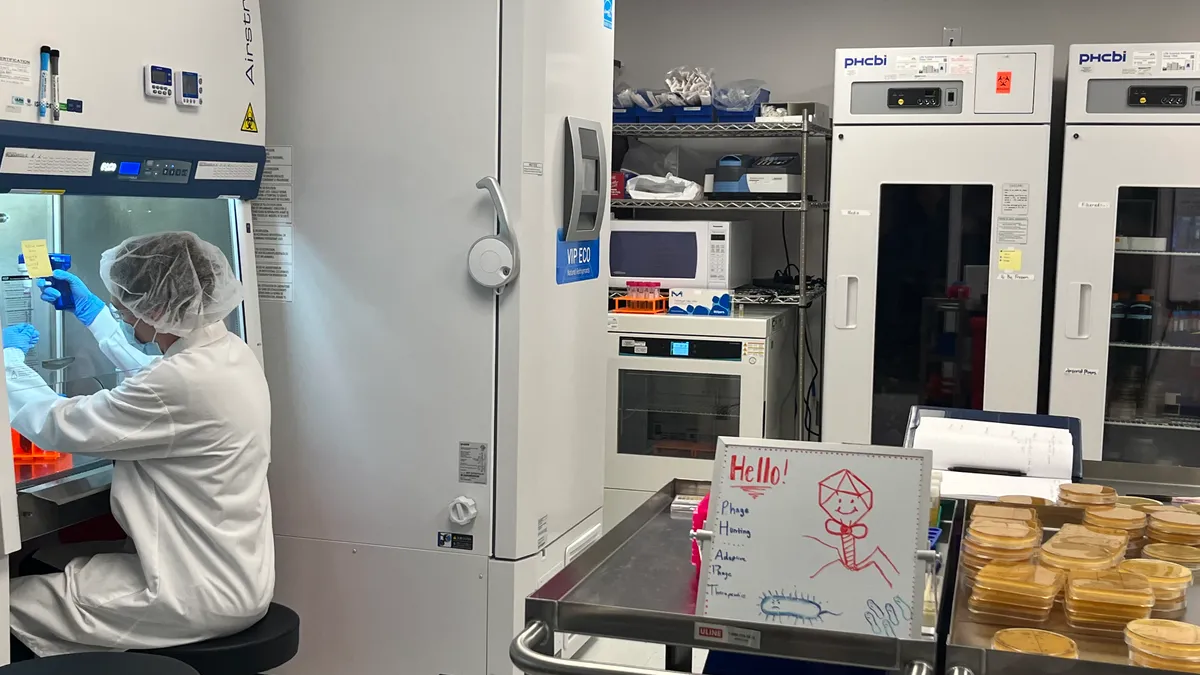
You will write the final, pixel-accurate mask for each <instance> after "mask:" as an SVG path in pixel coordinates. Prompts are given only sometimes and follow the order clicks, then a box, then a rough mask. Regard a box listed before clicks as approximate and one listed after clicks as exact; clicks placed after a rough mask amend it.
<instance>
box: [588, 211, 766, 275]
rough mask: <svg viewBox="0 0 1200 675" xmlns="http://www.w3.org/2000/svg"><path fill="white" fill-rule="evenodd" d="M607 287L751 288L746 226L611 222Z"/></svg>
mask: <svg viewBox="0 0 1200 675" xmlns="http://www.w3.org/2000/svg"><path fill="white" fill-rule="evenodd" d="M610 223H611V224H610V227H609V229H608V271H609V279H610V281H609V285H610V286H612V287H616V288H624V287H625V285H626V283H627V282H630V281H652V282H658V283H659V285H660V286H661V287H663V288H712V289H727V290H728V289H734V288H738V287H740V286H745V285H746V284H749V283H750V224H749V223H747V222H744V221H734V222H729V221H707V220H612V221H610Z"/></svg>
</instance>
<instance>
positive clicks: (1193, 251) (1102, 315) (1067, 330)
mask: <svg viewBox="0 0 1200 675" xmlns="http://www.w3.org/2000/svg"><path fill="white" fill-rule="evenodd" d="M1198 53H1200V43H1190V44H1106V45H1076V46H1073V47H1071V55H1070V61H1069V64H1070V70H1069V71H1068V75H1067V117H1066V121H1067V127H1066V135H1065V146H1066V147H1065V150H1064V157H1063V188H1062V218H1061V225H1060V234H1059V254H1058V276H1057V282H1056V289H1055V314H1054V344H1053V349H1054V352H1053V357H1052V361H1051V368H1052V369H1053V370H1052V372H1051V377H1050V412H1051V413H1052V414H1055V415H1069V416H1072V417H1078V418H1080V419H1081V420H1083V443H1084V458H1085V459H1089V460H1099V459H1104V460H1116V461H1125V462H1148V463H1161V464H1169V465H1176V466H1178V465H1186V466H1200V453H1198V452H1196V449H1195V448H1196V443H1197V442H1198V441H1200V161H1198V159H1197V149H1200V73H1197V65H1198V63H1197V54H1198Z"/></svg>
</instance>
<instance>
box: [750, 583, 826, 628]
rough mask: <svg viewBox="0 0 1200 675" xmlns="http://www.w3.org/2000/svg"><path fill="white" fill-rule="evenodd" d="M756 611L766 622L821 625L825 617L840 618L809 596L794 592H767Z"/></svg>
mask: <svg viewBox="0 0 1200 675" xmlns="http://www.w3.org/2000/svg"><path fill="white" fill-rule="evenodd" d="M758 610H759V611H760V612H762V615H763V616H765V617H767V621H779V622H780V623H790V624H791V625H793V626H798V625H800V624H802V623H803V624H808V625H810V626H811V625H813V624H815V623H821V622H823V621H824V620H825V617H826V616H841V613H840V612H831V611H829V610H827V609H825V608H824V607H823V603H821V602H820V601H818V600H817V599H816V598H814V597H813V596H811V595H805V594H803V593H800V592H798V591H796V590H794V589H793V590H792V592H791V593H785V592H784V591H767V592H766V593H763V595H762V598H761V599H760V600H759V601H758Z"/></svg>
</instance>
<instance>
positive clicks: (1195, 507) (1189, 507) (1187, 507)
mask: <svg viewBox="0 0 1200 675" xmlns="http://www.w3.org/2000/svg"><path fill="white" fill-rule="evenodd" d="M1179 508H1181V509H1183V510H1184V511H1190V512H1192V513H1200V504H1180V505H1179Z"/></svg>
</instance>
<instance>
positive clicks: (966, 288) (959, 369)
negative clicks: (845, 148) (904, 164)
mask: <svg viewBox="0 0 1200 675" xmlns="http://www.w3.org/2000/svg"><path fill="white" fill-rule="evenodd" d="M991 227H992V186H990V185H909V184H886V185H883V186H882V190H881V194H880V208H879V266H878V272H877V274H876V277H875V278H876V280H877V281H876V284H877V285H876V298H875V347H874V370H873V372H874V376H873V389H872V419H871V442H872V443H874V444H877V445H902V444H903V441H904V429H905V426H906V420H907V419H908V414H909V409H910V408H911V407H912V406H914V405H934V406H946V407H954V408H975V409H980V408H982V407H983V381H984V380H983V374H984V372H983V371H984V338H985V335H986V327H987V282H988V262H989V260H988V255H989V251H990V240H991Z"/></svg>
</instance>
